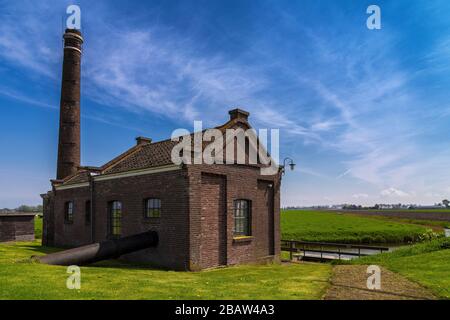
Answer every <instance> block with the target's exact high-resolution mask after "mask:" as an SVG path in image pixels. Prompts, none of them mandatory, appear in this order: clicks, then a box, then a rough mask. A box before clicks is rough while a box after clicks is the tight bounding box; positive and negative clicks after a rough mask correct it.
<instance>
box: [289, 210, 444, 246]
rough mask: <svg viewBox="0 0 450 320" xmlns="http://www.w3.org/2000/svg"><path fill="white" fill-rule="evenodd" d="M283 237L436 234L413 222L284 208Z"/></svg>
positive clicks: (396, 238)
mask: <svg viewBox="0 0 450 320" xmlns="http://www.w3.org/2000/svg"><path fill="white" fill-rule="evenodd" d="M281 230H282V231H281V233H282V238H283V239H295V240H303V241H323V242H342V243H367V244H370V243H405V242H415V241H422V240H427V239H430V238H433V237H435V236H436V235H435V234H433V232H432V231H431V230H430V229H428V228H426V227H424V226H419V225H414V224H408V223H401V222H396V221H392V220H388V219H379V218H377V219H374V218H370V217H360V216H353V215H346V214H340V213H336V212H322V211H304V210H285V211H282V213H281Z"/></svg>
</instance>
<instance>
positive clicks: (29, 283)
mask: <svg viewBox="0 0 450 320" xmlns="http://www.w3.org/2000/svg"><path fill="white" fill-rule="evenodd" d="M51 251H54V249H49V248H45V247H41V246H40V243H39V241H34V242H29V243H16V244H0V283H1V285H0V299H320V298H321V297H322V295H323V294H324V293H325V291H326V289H327V287H328V279H329V277H330V274H331V266H330V265H328V264H320V265H319V264H307V263H304V264H289V265H287V264H283V265H281V264H270V265H258V266H256V265H245V266H237V267H229V268H221V269H215V270H208V271H202V272H175V271H163V270H155V269H151V268H148V266H143V265H141V266H139V265H130V264H125V263H120V262H117V261H106V262H101V263H99V264H96V265H92V266H89V267H82V268H81V290H69V289H67V288H66V279H67V277H68V276H69V274H67V273H66V270H67V269H66V267H59V266H48V265H44V264H39V263H33V262H29V257H30V256H32V255H42V254H44V253H47V252H51Z"/></svg>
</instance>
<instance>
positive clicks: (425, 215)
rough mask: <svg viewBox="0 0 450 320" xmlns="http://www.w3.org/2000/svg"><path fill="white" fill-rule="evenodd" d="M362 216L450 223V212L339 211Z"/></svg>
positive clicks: (445, 210)
mask: <svg viewBox="0 0 450 320" xmlns="http://www.w3.org/2000/svg"><path fill="white" fill-rule="evenodd" d="M336 212H342V213H352V214H358V215H364V216H379V217H387V218H389V217H393V218H400V219H414V220H432V221H448V222H450V210H447V209H443V210H339V211H336Z"/></svg>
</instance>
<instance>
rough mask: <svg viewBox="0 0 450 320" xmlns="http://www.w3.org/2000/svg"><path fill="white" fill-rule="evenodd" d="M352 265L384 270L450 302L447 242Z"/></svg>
mask: <svg viewBox="0 0 450 320" xmlns="http://www.w3.org/2000/svg"><path fill="white" fill-rule="evenodd" d="M445 248H447V249H445ZM351 263H354V264H375V265H381V266H384V267H386V268H388V269H389V270H391V271H394V272H398V273H400V274H401V275H403V276H405V277H407V278H408V279H410V280H412V281H415V282H417V283H419V284H421V285H422V286H424V287H426V288H429V289H430V290H431V291H433V292H434V293H435V294H436V295H437V296H439V297H441V298H446V299H450V239H449V238H443V239H436V240H433V241H428V242H425V243H420V244H416V245H414V246H408V247H405V248H401V249H398V250H396V251H394V252H391V253H383V254H379V255H376V256H370V257H364V258H361V259H357V260H353V261H352V262H351Z"/></svg>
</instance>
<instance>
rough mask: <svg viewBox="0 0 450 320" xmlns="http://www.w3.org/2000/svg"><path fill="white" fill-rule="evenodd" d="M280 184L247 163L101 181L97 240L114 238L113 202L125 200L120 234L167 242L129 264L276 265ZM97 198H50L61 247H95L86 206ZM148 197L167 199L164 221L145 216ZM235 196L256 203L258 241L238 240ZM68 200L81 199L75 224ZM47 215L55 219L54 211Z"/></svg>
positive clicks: (66, 194) (69, 193)
mask: <svg viewBox="0 0 450 320" xmlns="http://www.w3.org/2000/svg"><path fill="white" fill-rule="evenodd" d="M279 186H280V181H279V175H275V176H261V175H260V170H259V168H255V167H252V166H245V165H234V166H229V165H211V166H209V165H190V166H186V167H184V169H180V170H177V171H169V172H161V173H154V174H148V175H140V176H131V177H122V178H116V179H110V180H104V181H96V182H95V183H94V194H95V196H94V198H93V208H94V210H93V213H94V216H93V219H92V222H91V223H93V224H94V227H95V236H94V239H93V241H95V242H97V241H102V240H106V239H107V237H108V203H109V202H111V201H121V202H122V212H123V213H122V220H121V221H122V234H121V236H128V235H132V234H136V233H140V232H144V231H147V230H155V231H157V232H158V234H159V239H160V241H159V245H158V246H157V247H156V248H149V249H145V250H142V251H139V252H136V253H132V254H128V255H126V256H123V257H122V258H123V259H126V260H130V261H141V262H148V263H151V264H154V265H156V266H161V267H166V268H170V269H181V270H186V269H187V270H199V269H204V268H209V267H215V266H218V265H233V264H239V263H253V262H259V261H265V260H274V259H275V260H277V259H278V258H279V254H280V249H279V241H280V221H279V214H280V198H279ZM90 193H91V190H90V187H81V188H74V189H67V190H60V191H56V192H55V195H54V198H53V200H52V201H49V203H53V207H52V206H49V208H53V210H54V229H55V232H54V239H55V241H54V244H55V245H56V246H69V247H74V246H79V245H83V244H87V243H90V242H91V225H87V224H86V222H85V203H86V201H87V200H89V199H90ZM50 198H51V197H50ZM146 198H159V199H161V205H162V213H161V218H150V219H146V218H144V199H146ZM236 199H247V200H250V201H251V203H252V210H251V213H252V218H251V222H252V225H251V231H252V234H251V238H247V239H243V240H242V239H240V240H239V241H238V240H237V239H234V237H233V227H234V219H233V202H234V200H236ZM67 201H73V202H74V209H75V211H74V222H73V223H72V224H66V223H65V222H64V205H65V203H66V202H67ZM49 210H51V209H49ZM45 215H46V217H51V212H46V213H45ZM46 223H47V224H48V225H50V223H49V221H47V222H46Z"/></svg>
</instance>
